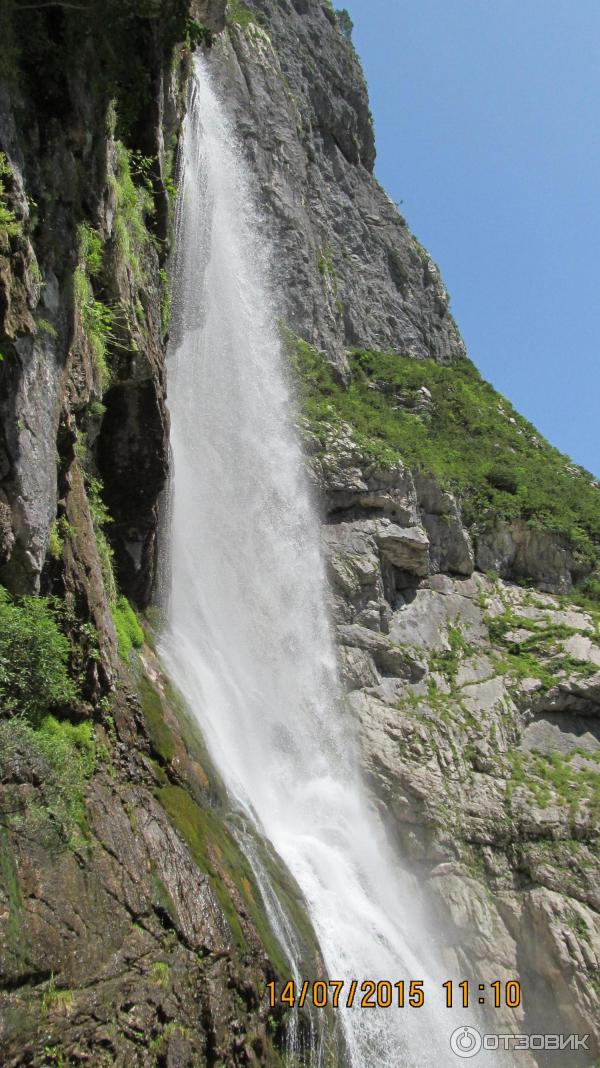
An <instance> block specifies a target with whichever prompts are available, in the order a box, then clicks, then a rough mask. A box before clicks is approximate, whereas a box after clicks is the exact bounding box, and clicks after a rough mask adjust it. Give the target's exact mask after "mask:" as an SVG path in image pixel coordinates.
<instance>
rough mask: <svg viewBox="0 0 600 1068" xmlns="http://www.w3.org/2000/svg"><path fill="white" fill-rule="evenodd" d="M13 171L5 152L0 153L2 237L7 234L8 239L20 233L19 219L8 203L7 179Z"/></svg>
mask: <svg viewBox="0 0 600 1068" xmlns="http://www.w3.org/2000/svg"><path fill="white" fill-rule="evenodd" d="M10 174H11V170H10V165H9V163H8V160H7V158H6V156H5V155H4V152H0V235H1V234H5V235H6V236H7V237H14V236H15V234H18V233H19V230H20V225H19V222H18V219H17V217H16V215H15V213H14V211H11V209H10V208H9V207H8V204H7V203H6V199H5V198H6V192H5V191H6V181H5V180H6V178H8V177H10Z"/></svg>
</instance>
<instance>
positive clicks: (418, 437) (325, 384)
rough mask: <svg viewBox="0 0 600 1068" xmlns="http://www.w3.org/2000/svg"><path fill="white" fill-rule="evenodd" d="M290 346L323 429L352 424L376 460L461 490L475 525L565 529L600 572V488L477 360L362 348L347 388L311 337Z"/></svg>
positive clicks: (317, 427) (591, 582)
mask: <svg viewBox="0 0 600 1068" xmlns="http://www.w3.org/2000/svg"><path fill="white" fill-rule="evenodd" d="M291 349H292V359H293V364H294V368H295V371H296V377H297V382H298V391H299V395H300V400H301V404H302V409H303V413H304V415H305V416H306V418H307V419H308V422H309V424H310V426H311V429H312V430H313V431H314V432H316V433H317V435H319V436H321V437H322V436H323V432H324V430H325V425H326V424H330V425H331V424H334V425H335V423H336V422H340V421H346V422H348V423H349V424H351V426H352V427H353V430H354V436H355V438H356V441H357V443H358V444H359V446H361V448H362V449H363V450H364V451H365V453H366V454H367V455H369V456H371V457H373V459H375V460H376V461H378V462H380V463H382V464H392V463H395V462H397V461H398V460H402V461H403V462H404V463H407V464H409V465H410V466H411V467H413V468H414V469H421V470H424V471H428V472H431V473H432V474H434V475H435V476H436V477H437V478H438V480H439V481H440V482H441V483H442V484H443V485H445V486H447V487H448V488H450V489H452V490H453V492H454V493H455V494H456V495H457V497H458V499H459V501H460V503H461V507H462V512H463V516H464V519H465V522H466V523H467V524H468V525H469V526H472V527H476V526H477V527H481V526H483V525H484V524H485V523H486V522H487V521H489V520H491V519H493V518H495V517H501V518H504V519H513V518H520V519H523V520H525V521H526V522H527V523H528V524H529V525H530V526H532V527H536V528H538V529H543V530H548V531H553V532H556V533H558V534H561V535H563V536H564V537H565V538H566V539H567V540H568V542H569V543H570V545H571V546H572V547H573V548H574V549H575V550H576V552H577V555H578V557H579V558H580V559H581V561H582V563H584V564H587V565H590V566H591V568H592V569H593V570H596V569H597V568H598V566H599V565H600V485H599V484H598V482H597V481H596V480H595V479H594V478H593V476H592V475H591V474H589V472H587V471H585V470H584V469H583V468H581V467H578V466H576V465H575V464H573V463H572V462H571V461H570V460H569V459H568V457H566V456H564V455H563V454H562V453H560V452H559V451H558V450H557V449H554V448H553V447H552V446H551V445H549V444H548V442H547V441H545V440H544V438H542V437H541V435H540V434H538V433H537V431H536V430H535V427H533V426H532V425H531V423H528V422H527V420H526V419H524V418H523V417H522V416H520V415H519V414H518V413H517V412H516V411H515V410H514V408H513V407H512V405H511V404H510V403H509V402H508V401H507V400H505V398H504V397H502V396H501V394H500V393H497V392H496V390H495V389H494V388H493V387H492V386H491V385H489V383H488V382H485V381H484V380H483V379H482V378H481V376H480V374H479V372H478V371H477V369H476V368H475V367H474V365H473V364H472V363H471V361H470V360H467V359H461V360H458V361H456V362H455V363H453V364H452V365H444V364H440V363H437V362H436V361H434V360H416V359H413V358H411V357H406V356H398V355H396V354H393V353H384V352H358V351H357V352H354V353H353V354H352V355H351V357H350V368H351V372H352V379H351V382H350V384H349V386H348V387H347V388H346V387H344V386H343V385H341V384H339V383H338V382H337V381H336V380H335V379H334V377H333V375H332V373H331V369H330V368H329V366H328V364H327V363H326V361H325V359H324V357H323V356H322V355H321V354H320V353H319V352H317V351H316V350H315V349H313V348H311V346H310V345H308V344H307V343H306V342H304V341H301V340H298V339H296V338H294V339H293V343H292V344H291ZM423 387H425V388H426V389H427V390H429V393H430V394H431V398H430V399H429V398H428V397H427V395H426V394H423V393H422V392H421V390H422V388H423ZM585 592H587V593H588V594H589V595H590V596H592V597H593V598H594V599H600V578H598V577H592V578H589V579H588V580H587V584H586V591H585Z"/></svg>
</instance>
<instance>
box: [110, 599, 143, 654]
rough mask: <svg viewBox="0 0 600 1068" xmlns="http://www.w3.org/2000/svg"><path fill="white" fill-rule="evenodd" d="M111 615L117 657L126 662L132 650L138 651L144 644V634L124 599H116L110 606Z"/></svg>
mask: <svg viewBox="0 0 600 1068" xmlns="http://www.w3.org/2000/svg"><path fill="white" fill-rule="evenodd" d="M111 613H112V617H113V623H114V625H115V630H116V632H117V642H118V646H119V656H120V657H121V659H122V660H125V661H127V660H129V657H130V656H131V652H132V650H133V649H139V648H141V646H142V645H143V644H144V632H143V630H142V628H141V627H140V624H139V623H138V619H137V616H136V614H135V612H134V611H133V608H132V607H131V605H130V603H129V601H128V600H127V598H126V597H123V596H122V595H121V596H120V597H117V599H116V602H115V603H114V604H113V605H111Z"/></svg>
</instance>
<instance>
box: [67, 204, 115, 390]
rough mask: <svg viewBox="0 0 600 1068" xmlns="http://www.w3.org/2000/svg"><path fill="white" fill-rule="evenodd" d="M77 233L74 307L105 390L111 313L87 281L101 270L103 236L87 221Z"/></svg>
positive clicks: (108, 377)
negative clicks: (77, 248) (77, 251)
mask: <svg viewBox="0 0 600 1068" xmlns="http://www.w3.org/2000/svg"><path fill="white" fill-rule="evenodd" d="M77 236H78V239H79V258H80V262H79V264H78V266H77V267H76V268H75V273H74V276H73V295H74V300H75V307H76V309H77V312H78V314H79V316H80V318H81V323H82V326H83V329H84V332H85V335H86V337H87V339H88V341H89V344H90V347H91V349H92V352H93V355H94V361H95V364H96V367H97V368H98V372H99V374H100V382H101V385H102V390H103V391H104V390H106V389H107V388H108V386H109V385H110V370H109V366H108V360H107V348H108V344H109V341H110V339H111V337H112V327H113V321H114V313H113V311H112V309H111V308H109V307H108V305H106V304H104V303H103V302H102V301H100V300H96V298H95V296H94V291H93V289H92V285H91V282H90V278H96V277H97V276H98V275H99V274H100V272H101V271H102V263H103V244H102V238H101V237H100V235H99V234H98V233H97V231H96V230H94V229H92V227H91V226H88V225H87V224H82V225H81V226H80V227H79V228H78V231H77Z"/></svg>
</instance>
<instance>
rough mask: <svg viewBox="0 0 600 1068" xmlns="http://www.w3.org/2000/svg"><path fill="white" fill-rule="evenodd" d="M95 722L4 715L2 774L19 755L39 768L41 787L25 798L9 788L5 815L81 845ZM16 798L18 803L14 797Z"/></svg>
mask: <svg viewBox="0 0 600 1068" xmlns="http://www.w3.org/2000/svg"><path fill="white" fill-rule="evenodd" d="M96 760H97V752H96V742H95V739H94V732H93V727H92V724H91V723H90V722H89V721H85V722H83V723H71V722H69V721H68V720H58V719H55V717H54V716H45V717H44V718H43V719H42V720H41V721H40V722H39V724H37V726H33V725H32V724H31V723H29V722H27V720H25V719H24V718H23V717H22V716H14V717H13V718H12V719H8V720H3V721H0V776H2V775H3V774H5V772H6V771H7V769H9V768H10V766H11V765H12V764H14V763H15V761H17V762H19V763H21V764H22V765H23V766H26V767H29V768H34V769H35V773H36V779H37V781H38V789H37V790H36V791H35V792H33V793H31V794H30V795H28V796H27V797H26V799H25V800H23V798H22V797H21V798H19V797H18V796H13V797H12V799H11V796H10V795H11V791H10V790H8V791H7V796H6V798H5V799H4V800H5V809H4V810H3V815H4V816H5V817H6V816H8V817H9V820H10V822H12V823H13V825H15V826H17V827H18V826H19V825H22V824H25V823H26V825H27V828H28V830H29V832H37V833H41V834H42V835H43V837H44V838H47V839H49V840H56V839H58V842H59V844H61V845H63V846H64V845H65V844H67V845H76V844H78V843H79V841H80V839H81V832H85V830H86V826H87V821H86V811H85V790H86V783H87V782H88V780H89V779H90V778H91V776H92V775H93V774H94V771H95V769H96ZM11 800H12V803H11Z"/></svg>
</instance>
